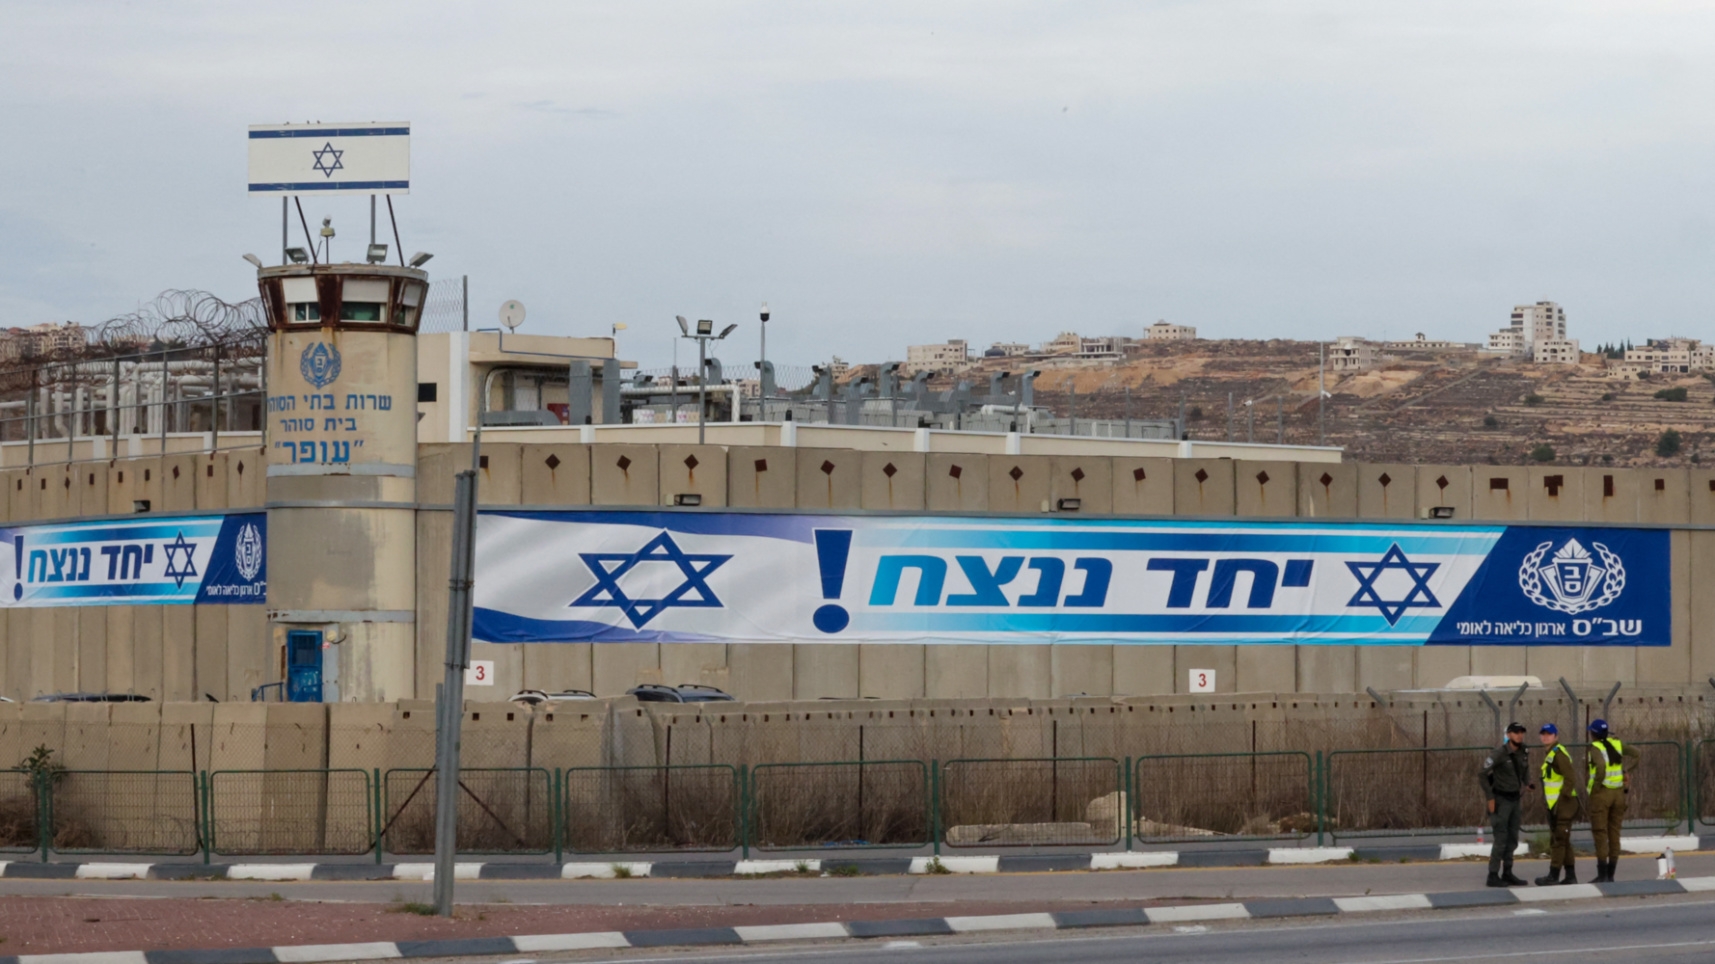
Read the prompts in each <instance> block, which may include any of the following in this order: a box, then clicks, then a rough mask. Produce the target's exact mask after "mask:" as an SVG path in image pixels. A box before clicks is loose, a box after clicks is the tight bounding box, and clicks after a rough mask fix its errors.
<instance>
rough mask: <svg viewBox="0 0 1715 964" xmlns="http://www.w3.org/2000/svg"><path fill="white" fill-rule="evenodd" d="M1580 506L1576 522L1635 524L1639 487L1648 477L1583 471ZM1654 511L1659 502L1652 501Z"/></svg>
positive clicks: (1625, 471)
mask: <svg viewBox="0 0 1715 964" xmlns="http://www.w3.org/2000/svg"><path fill="white" fill-rule="evenodd" d="M1583 472H1584V475H1585V478H1584V505H1583V507H1582V510H1581V512H1580V514H1579V515H1578V516H1577V518H1580V519H1587V520H1590V521H1593V522H1636V521H1637V519H1638V511H1639V509H1640V508H1641V505H1640V503H1641V498H1640V497H1641V496H1642V494H1643V493H1642V492H1640V491H1639V489H1640V487H1642V486H1645V485H1648V484H1649V483H1650V481H1651V480H1650V479H1648V478H1646V476H1647V475H1648V474H1649V473H1645V472H1634V471H1631V470H1629V469H1611V468H1598V469H1584V470H1583ZM1651 495H1652V499H1651V503H1650V508H1651V510H1652V511H1655V510H1656V509H1657V508H1658V507H1659V500H1657V499H1655V498H1653V496H1654V493H1653V492H1652V493H1651Z"/></svg>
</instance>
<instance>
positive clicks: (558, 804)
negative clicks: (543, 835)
mask: <svg viewBox="0 0 1715 964" xmlns="http://www.w3.org/2000/svg"><path fill="white" fill-rule="evenodd" d="M552 787H553V789H552V790H551V791H550V792H551V793H553V795H554V799H553V802H552V803H551V804H549V806H548V819H550V820H552V821H554V863H559V862H560V861H561V860H563V859H564V853H565V851H564V846H565V823H566V821H565V813H564V812H563V810H562V808H563V806H564V804H565V798H564V796H562V794H563V792H564V791H563V788H562V785H561V783H560V768H559V767H555V768H554V779H553V783H552Z"/></svg>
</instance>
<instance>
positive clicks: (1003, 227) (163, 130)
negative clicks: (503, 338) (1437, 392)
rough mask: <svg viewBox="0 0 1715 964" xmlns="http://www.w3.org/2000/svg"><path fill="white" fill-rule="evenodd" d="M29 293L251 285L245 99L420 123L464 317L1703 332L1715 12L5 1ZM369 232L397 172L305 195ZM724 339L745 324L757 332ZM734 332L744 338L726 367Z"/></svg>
mask: <svg viewBox="0 0 1715 964" xmlns="http://www.w3.org/2000/svg"><path fill="white" fill-rule="evenodd" d="M5 10H6V14H5V27H4V29H3V30H0V90H3V91H4V92H5V94H4V96H3V97H0V130H3V131H4V133H3V135H0V164H3V166H4V171H5V177H4V180H3V182H0V183H3V184H4V187H0V324H34V323H37V322H41V321H49V320H62V319H68V318H69V319H73V320H78V321H84V322H95V321H100V320H102V319H104V318H106V317H109V316H111V315H114V314H116V313H120V312H123V311H127V310H130V309H132V308H134V307H136V306H137V304H138V303H140V302H143V301H147V300H149V299H151V298H152V297H153V296H154V294H155V293H156V292H158V291H160V290H161V289H164V288H176V287H182V288H202V289H206V290H210V291H213V292H215V293H216V294H219V295H222V296H224V297H227V298H230V299H240V298H244V297H248V296H249V295H251V294H253V293H254V282H253V275H252V272H251V269H250V267H249V266H248V265H247V264H245V263H244V262H243V261H241V260H240V259H239V255H240V254H242V253H244V252H246V251H254V252H256V253H258V254H260V255H262V256H263V257H264V258H265V259H266V260H269V261H273V260H276V259H277V258H278V247H279V220H278V219H279V206H278V202H277V200H274V199H267V198H260V197H257V198H252V197H249V196H247V194H246V193H245V150H246V141H245V127H246V125H249V124H255V123H279V122H284V121H304V120H323V121H347V120H408V121H410V122H411V124H412V129H413V143H412V193H411V195H410V196H409V197H404V198H399V199H397V203H398V209H399V217H400V230H401V232H402V233H403V235H404V238H405V247H406V248H407V249H408V250H411V251H415V250H419V249H420V250H428V251H432V252H434V253H435V256H436V257H435V260H434V261H433V262H431V263H430V264H429V265H428V267H429V269H430V270H431V271H432V273H434V274H435V275H436V276H445V275H455V276H456V275H459V274H465V273H468V274H469V275H470V277H471V291H472V304H473V309H472V315H473V320H474V321H479V322H481V323H483V324H490V323H492V321H491V320H492V317H493V315H494V311H495V309H496V307H497V306H498V304H499V303H500V301H501V300H503V299H505V298H518V299H521V300H522V301H524V302H525V304H526V305H527V306H528V308H529V312H530V320H529V322H528V323H527V330H535V331H541V332H551V333H566V334H574V333H586V334H593V333H605V332H606V331H607V330H608V328H607V326H608V325H609V324H611V323H613V322H625V323H626V324H627V325H629V331H627V332H624V333H623V334H622V336H621V346H622V354H624V355H625V356H626V357H634V358H639V359H641V360H642V361H643V362H644V364H645V365H651V364H659V363H661V362H663V361H664V360H665V359H666V358H667V357H668V356H669V353H670V352H671V345H672V339H671V337H670V336H671V334H672V333H674V332H675V331H676V327H675V326H674V325H673V322H672V316H673V315H674V314H679V313H682V314H686V315H690V316H692V317H711V318H715V319H717V320H718V321H720V322H721V323H726V322H729V321H737V322H739V323H740V324H741V327H740V329H739V332H738V333H737V334H735V335H734V336H733V337H734V339H735V340H737V341H739V342H740V343H741V344H742V345H743V346H745V350H744V351H742V352H738V351H735V350H728V351H727V352H725V353H724V354H726V355H727V356H728V358H729V359H733V357H734V356H735V355H737V356H738V357H741V358H744V359H746V360H748V359H749V358H750V357H753V354H752V352H753V347H752V346H754V342H755V335H756V317H755V313H756V309H757V305H758V303H759V302H760V301H762V300H764V299H766V300H768V301H769V302H770V303H771V304H772V306H773V309H774V320H773V321H772V322H770V329H771V330H770V336H771V337H770V352H769V354H770V357H774V358H778V359H780V360H781V361H782V362H799V363H808V362H810V361H813V360H816V359H819V358H825V357H827V355H829V354H830V353H839V354H841V355H843V356H845V357H847V358H853V359H864V360H875V359H880V358H883V357H901V356H902V355H903V352H904V346H905V345H906V344H908V343H917V342H926V341H938V340H943V339H946V338H954V337H964V338H969V339H970V340H972V341H973V342H976V343H978V344H979V346H981V345H986V344H987V343H988V342H990V341H994V340H1020V341H1031V342H1037V341H1042V340H1046V339H1048V338H1050V337H1052V336H1053V335H1054V334H1055V333H1056V332H1058V331H1060V330H1062V329H1073V330H1078V331H1081V332H1085V333H1118V334H1130V335H1136V334H1138V333H1139V332H1140V331H1141V329H1142V327H1143V326H1144V325H1146V324H1148V323H1150V322H1152V321H1154V320H1156V319H1158V318H1165V319H1169V320H1171V321H1175V322H1180V323H1188V324H1194V325H1197V326H1198V327H1199V328H1200V329H1201V330H1202V332H1203V333H1204V334H1205V335H1207V336H1214V337H1253V338H1254V337H1271V336H1281V337H1293V338H1307V339H1309V338H1323V337H1331V336H1334V335H1339V334H1363V335H1370V336H1375V337H1382V336H1388V337H1395V338H1398V337H1406V336H1409V335H1410V334H1411V333H1412V332H1415V331H1424V332H1428V333H1429V334H1430V335H1431V336H1432V337H1449V338H1459V339H1466V340H1477V339H1479V338H1481V337H1482V336H1483V334H1484V333H1485V332H1487V331H1488V330H1490V329H1492V328H1495V327H1497V326H1499V325H1501V324H1503V323H1504V322H1505V319H1506V316H1507V312H1508V309H1509V307H1510V306H1511V305H1512V304H1513V303H1515V302H1520V301H1534V300H1537V299H1544V298H1546V299H1553V300H1557V301H1559V302H1561V303H1562V304H1563V305H1564V306H1565V307H1566V309H1567V316H1568V321H1569V323H1570V326H1571V328H1572V331H1573V336H1574V337H1580V338H1582V339H1583V341H1584V344H1585V346H1586V347H1587V348H1588V347H1591V346H1592V345H1593V344H1594V343H1595V342H1597V341H1600V340H1603V339H1608V338H1624V337H1631V338H1634V339H1639V340H1641V339H1642V338H1643V337H1646V336H1649V335H1664V334H1668V333H1670V332H1673V333H1680V334H1690V335H1695V336H1702V337H1710V336H1715V331H1711V329H1710V325H1709V320H1710V318H1711V308H1712V305H1715V290H1712V289H1715V277H1712V273H1711V271H1710V267H1711V261H1712V256H1715V204H1712V197H1711V192H1710V187H1711V182H1712V180H1715V149H1712V143H1711V141H1712V126H1715V109H1712V108H1715V57H1711V54H1710V52H1711V50H1715V4H1711V3H1697V2H1686V0H1679V2H1652V0H1625V2H1620V0H1614V2H1607V3H1597V2H1587V0H1551V2H1536V0H1518V2H1506V3H1495V2H1493V0H1475V2H1468V0H1440V2H1437V3H1428V4H1405V3H1395V2H1377V0H1358V2H1349V3H1347V2H1328V0H1293V2H1282V0H1262V2H1221V0H1201V2H1142V0H1131V2H1119V3H1101V2H1080V3H1030V4H1022V3H1006V2H1001V0H983V2H980V3H979V2H972V3H956V2H941V3H934V4H925V3H922V2H920V0H918V2H887V0H866V2H863V3H854V4H834V3H803V2H795V3H785V2H782V3H740V2H706V0H705V2H699V3H668V2H652V3H638V2H635V0H629V2H612V3H608V2H542V3H507V2H495V0H488V2H484V3H480V4H478V3H461V4H437V3H427V2H417V3H410V4H385V3H351V2H343V3H322V2H315V0H295V2H293V3H290V4H278V3H270V4H234V3H216V2H209V3H201V4H198V3H96V2H69V0H52V2H39V3H38V2H27V0H8V2H7V3H6V5H5ZM305 213H306V214H307V215H308V216H309V217H310V219H311V221H312V223H313V222H315V221H317V220H319V218H320V217H321V216H323V215H332V216H333V217H334V220H335V226H336V228H338V229H339V230H340V236H339V239H338V240H337V241H336V242H335V256H336V257H340V258H345V257H355V256H357V255H358V253H359V247H358V245H359V243H360V242H362V241H363V240H366V239H365V238H364V235H366V234H367V227H368V225H367V220H368V211H367V201H364V200H360V199H330V198H313V199H307V200H306V201H305ZM734 347H735V349H736V348H737V347H738V346H736V345H735V346H734ZM729 364H730V361H729Z"/></svg>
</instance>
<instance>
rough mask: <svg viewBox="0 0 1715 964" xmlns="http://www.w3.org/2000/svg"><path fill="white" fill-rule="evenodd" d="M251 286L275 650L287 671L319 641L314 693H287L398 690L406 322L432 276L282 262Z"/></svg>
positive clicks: (401, 678)
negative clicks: (257, 300)
mask: <svg viewBox="0 0 1715 964" xmlns="http://www.w3.org/2000/svg"><path fill="white" fill-rule="evenodd" d="M257 281H258V285H259V286H260V288H261V292H262V303H263V305H264V307H265V308H266V310H267V313H268V327H269V330H270V332H271V337H270V339H269V346H268V412H267V436H266V438H267V444H268V489H267V492H268V531H269V533H270V537H269V540H268V541H269V558H268V566H269V569H268V574H269V583H268V609H269V620H270V624H271V628H272V631H273V639H274V643H275V646H276V652H277V653H279V655H280V659H281V662H282V665H283V666H284V667H286V668H287V677H288V678H289V679H291V678H293V677H297V676H301V675H302V672H303V670H304V669H305V668H306V666H307V665H308V663H307V661H308V660H310V659H311V658H313V650H312V647H313V646H314V645H315V644H316V643H317V642H319V643H320V646H321V679H320V695H319V697H311V696H307V695H305V696H300V697H299V698H303V699H311V698H319V699H326V700H328V701H334V700H345V701H354V700H355V701H365V702H377V701H385V700H396V699H400V698H409V697H411V696H413V695H414V686H415V682H414V678H415V665H414V651H415V638H416V625H415V611H416V604H417V599H416V595H417V585H416V517H415V511H414V506H415V503H416V501H417V480H416V474H417V427H416V418H417V414H416V413H417V406H416V404H415V403H416V386H417V324H418V320H419V316H420V314H421V312H422V308H423V301H424V298H425V296H426V295H427V293H428V274H427V273H426V272H423V271H420V270H418V269H415V268H406V267H390V266H387V265H381V264H351V263H344V264H286V265H281V266H278V267H264V268H261V269H260V270H259V271H258V272H257ZM310 634H318V635H319V640H318V639H316V637H315V636H312V635H310ZM302 691H303V692H304V693H306V694H307V693H309V692H310V690H309V688H308V686H307V685H306V686H305V687H303V689H302Z"/></svg>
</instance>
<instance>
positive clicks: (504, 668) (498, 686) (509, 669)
mask: <svg viewBox="0 0 1715 964" xmlns="http://www.w3.org/2000/svg"><path fill="white" fill-rule="evenodd" d="M445 633H446V628H445V627H444V626H443V627H442V635H443V637H444V636H445ZM527 648H528V647H526V646H525V645H524V644H522V643H482V642H472V643H471V646H470V658H471V659H473V660H476V659H480V660H486V661H488V662H491V663H493V664H494V672H493V675H491V676H489V678H488V682H487V683H486V684H481V685H479V684H475V683H472V682H470V681H469V680H466V681H465V697H466V698H467V699H472V700H482V701H484V702H488V701H493V700H504V699H506V698H507V697H509V696H511V695H512V694H514V693H516V692H518V691H519V690H521V689H523V688H524V650H525V649H527ZM442 649H443V652H444V651H445V647H444V646H443V647H442ZM444 662H445V658H444V657H443V667H444ZM443 671H444V668H443Z"/></svg>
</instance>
